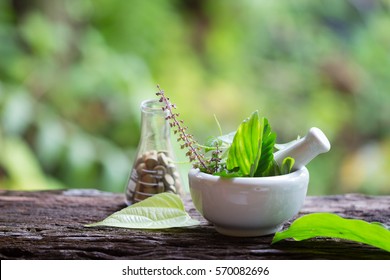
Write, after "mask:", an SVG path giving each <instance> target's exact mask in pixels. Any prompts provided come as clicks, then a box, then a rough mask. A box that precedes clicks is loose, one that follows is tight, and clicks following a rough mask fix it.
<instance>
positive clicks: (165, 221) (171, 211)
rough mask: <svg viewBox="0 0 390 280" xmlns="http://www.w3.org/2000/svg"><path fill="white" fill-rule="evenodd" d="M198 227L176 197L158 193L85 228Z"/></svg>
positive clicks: (197, 223)
mask: <svg viewBox="0 0 390 280" xmlns="http://www.w3.org/2000/svg"><path fill="white" fill-rule="evenodd" d="M195 225H199V221H197V220H194V219H192V218H191V217H190V216H189V215H188V213H187V212H186V211H185V209H184V205H183V202H182V201H181V199H180V198H179V196H178V195H176V194H172V193H160V194H156V195H154V196H152V197H150V198H147V199H145V200H143V201H141V202H138V203H136V204H133V205H131V206H128V207H126V208H124V209H122V210H120V211H118V212H115V213H114V214H112V215H110V216H108V217H107V218H105V219H104V220H102V221H100V222H97V223H93V224H89V225H86V227H96V226H109V227H121V228H133V229H164V228H173V227H189V226H195Z"/></svg>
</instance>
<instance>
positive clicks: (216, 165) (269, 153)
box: [156, 86, 294, 177]
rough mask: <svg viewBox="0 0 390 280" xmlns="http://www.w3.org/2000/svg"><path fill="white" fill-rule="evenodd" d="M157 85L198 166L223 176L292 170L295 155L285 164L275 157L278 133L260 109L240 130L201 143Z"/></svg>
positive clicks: (184, 143)
mask: <svg viewBox="0 0 390 280" xmlns="http://www.w3.org/2000/svg"><path fill="white" fill-rule="evenodd" d="M157 88H158V90H159V91H158V92H157V93H156V95H157V96H159V97H160V102H162V103H163V104H164V105H163V107H162V109H163V110H164V111H166V112H167V117H166V119H167V120H169V123H170V126H171V128H172V129H173V132H174V134H178V135H179V138H178V139H177V140H178V141H179V142H182V143H183V144H182V145H181V148H182V149H184V148H187V149H188V151H187V153H186V155H187V156H188V157H189V159H190V161H191V162H194V167H195V168H199V169H200V170H201V171H202V172H206V173H209V174H213V175H218V176H222V177H264V176H275V175H281V174H287V173H289V172H291V169H292V167H293V165H294V159H292V158H290V157H288V158H286V159H285V160H284V161H283V163H282V166H278V164H277V163H276V162H275V161H274V156H273V153H274V147H275V141H276V133H275V132H272V130H271V126H270V124H269V122H268V120H267V119H266V118H264V117H260V116H259V112H258V111H255V112H253V113H252V114H251V116H250V117H249V118H248V119H246V120H244V121H243V122H242V123H241V124H240V126H239V127H238V129H237V131H236V132H233V133H229V134H227V135H221V136H218V137H213V138H210V139H209V140H208V141H207V143H206V145H199V144H198V143H197V142H196V141H195V140H194V138H193V136H192V135H191V134H188V133H187V127H185V126H184V122H183V120H181V119H179V116H180V115H179V114H178V113H175V112H174V111H173V110H174V109H176V106H175V104H172V103H171V101H170V99H169V97H167V96H166V94H165V92H164V91H163V90H162V89H161V88H160V87H159V86H157ZM217 123H218V121H217ZM218 125H219V123H218ZM202 149H204V153H202ZM207 153H211V155H210V156H209V157H208V158H206V156H205V154H207Z"/></svg>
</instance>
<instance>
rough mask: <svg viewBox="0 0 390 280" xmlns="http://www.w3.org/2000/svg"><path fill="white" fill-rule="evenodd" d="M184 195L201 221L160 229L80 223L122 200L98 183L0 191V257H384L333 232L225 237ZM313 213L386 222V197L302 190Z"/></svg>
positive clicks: (389, 216)
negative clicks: (289, 237) (308, 236)
mask: <svg viewBox="0 0 390 280" xmlns="http://www.w3.org/2000/svg"><path fill="white" fill-rule="evenodd" d="M184 201H185V206H186V209H187V211H188V212H189V214H190V215H191V216H192V217H194V218H195V219H198V220H200V221H201V225H200V226H197V227H192V228H177V229H165V230H132V229H121V228H108V227H107V228H86V227H84V225H85V224H88V223H92V222H96V221H99V220H102V219H103V218H105V217H107V216H108V215H109V214H112V213H113V212H115V211H117V210H120V209H122V208H124V207H126V205H125V203H124V195H122V194H113V193H106V192H100V191H96V190H64V191H43V192H16V191H0V213H1V214H0V258H1V259H305V260H306V259H390V253H388V252H386V251H384V250H381V249H377V248H374V247H371V246H368V245H363V244H360V243H355V242H348V241H342V240H338V239H325V238H316V239H312V240H308V241H301V242H296V241H281V242H279V243H276V244H274V245H270V243H271V240H272V235H270V236H264V237H251V238H237V237H227V236H223V235H220V234H219V233H217V232H216V231H215V230H214V228H213V226H212V225H211V224H209V223H208V222H207V221H206V220H204V219H203V218H202V217H201V216H200V215H199V214H198V212H197V211H196V210H195V209H194V206H193V204H192V202H191V199H190V197H189V196H188V195H187V196H186V197H185V199H184ZM313 212H333V213H337V214H340V215H342V216H344V217H350V218H360V219H364V220H366V221H378V222H382V223H385V224H387V225H389V224H390V196H365V195H358V194H348V195H335V196H320V197H307V198H306V201H305V205H304V207H303V209H302V211H301V212H300V213H299V215H303V214H308V213H313ZM299 215H298V216H299ZM295 218H296V217H295ZM295 218H294V219H295ZM289 223H290V222H288V223H286V225H285V227H287V226H288V225H289ZM389 242H390V241H389Z"/></svg>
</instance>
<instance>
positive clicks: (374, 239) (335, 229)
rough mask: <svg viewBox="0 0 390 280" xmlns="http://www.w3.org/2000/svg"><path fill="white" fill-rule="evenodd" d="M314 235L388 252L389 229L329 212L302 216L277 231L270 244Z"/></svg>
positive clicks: (389, 245)
mask: <svg viewBox="0 0 390 280" xmlns="http://www.w3.org/2000/svg"><path fill="white" fill-rule="evenodd" d="M314 237H330V238H340V239H346V240H350V241H355V242H361V243H364V244H368V245H371V246H374V247H378V248H381V249H383V250H386V251H388V252H390V231H389V230H387V229H386V228H385V227H384V226H382V225H379V224H378V223H375V222H374V223H368V222H366V221H362V220H357V219H345V218H342V217H340V216H338V215H336V214H331V213H314V214H308V215H305V216H302V217H300V218H298V219H297V220H295V221H294V222H293V223H292V224H291V226H290V227H289V228H288V229H287V230H285V231H282V232H277V233H276V234H275V236H274V238H273V240H272V244H273V243H276V242H278V241H280V240H283V239H286V238H293V239H294V240H297V241H301V240H305V239H309V238H314Z"/></svg>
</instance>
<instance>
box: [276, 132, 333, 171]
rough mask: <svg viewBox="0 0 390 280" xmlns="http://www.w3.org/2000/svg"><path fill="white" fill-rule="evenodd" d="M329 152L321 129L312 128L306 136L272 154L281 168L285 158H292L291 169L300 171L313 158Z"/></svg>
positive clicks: (326, 139)
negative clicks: (292, 164)
mask: <svg viewBox="0 0 390 280" xmlns="http://www.w3.org/2000/svg"><path fill="white" fill-rule="evenodd" d="M329 150H330V143H329V140H328V138H327V137H326V136H325V134H324V133H323V132H322V131H321V129H319V128H316V127H312V128H310V130H309V132H308V133H307V135H306V136H305V137H303V138H301V139H298V140H297V141H296V142H295V143H293V144H291V146H288V147H287V148H285V149H283V150H280V151H277V152H276V153H274V159H275V161H276V162H277V163H278V164H279V166H281V164H282V162H283V160H284V159H285V158H286V157H292V158H294V160H295V163H294V166H293V169H295V170H296V169H300V168H302V167H304V166H305V165H307V164H308V163H309V162H310V161H311V160H312V159H313V158H315V157H316V156H318V155H319V154H322V153H326V152H327V151H329Z"/></svg>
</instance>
